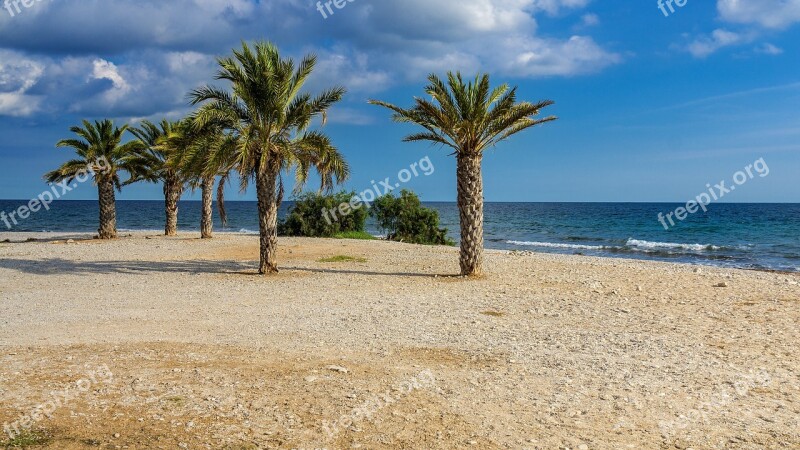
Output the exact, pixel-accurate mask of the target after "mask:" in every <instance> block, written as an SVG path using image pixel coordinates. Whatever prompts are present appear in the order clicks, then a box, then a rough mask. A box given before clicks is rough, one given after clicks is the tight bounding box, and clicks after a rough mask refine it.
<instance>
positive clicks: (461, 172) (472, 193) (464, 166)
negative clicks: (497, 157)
mask: <svg viewBox="0 0 800 450" xmlns="http://www.w3.org/2000/svg"><path fill="white" fill-rule="evenodd" d="M482 159H483V158H482V157H481V156H480V155H477V156H475V155H458V168H457V173H456V177H457V179H458V180H457V181H458V211H459V216H460V221H461V258H460V262H461V274H462V275H467V276H479V275H482V274H483V176H482V174H481V160H482Z"/></svg>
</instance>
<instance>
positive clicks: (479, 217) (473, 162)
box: [370, 72, 556, 276]
mask: <svg viewBox="0 0 800 450" xmlns="http://www.w3.org/2000/svg"><path fill="white" fill-rule="evenodd" d="M428 81H429V85H428V86H427V87H426V88H425V92H426V93H427V94H428V95H429V96H431V98H432V100H427V99H423V98H415V105H414V107H413V108H410V109H404V108H401V107H398V106H395V105H392V104H390V103H386V102H382V101H378V100H371V101H370V103H371V104H374V105H379V106H383V107H386V108H388V109H390V110H392V111H393V112H394V114H393V115H392V118H393V120H394V121H396V122H401V123H412V124H416V125H419V126H421V127H422V128H424V129H425V131H424V132H421V133H416V134H412V135H410V136H407V137H406V138H405V139H404V142H416V141H429V142H432V143H434V144H437V145H442V146H445V147H450V148H452V149H453V154H454V155H455V156H456V161H457V169H456V178H457V182H458V210H459V215H460V222H461V258H460V262H461V273H462V275H468V276H476V275H481V274H482V273H483V175H482V174H481V163H482V160H483V153H484V150H486V149H487V148H491V147H494V146H495V145H497V144H498V143H500V142H501V141H503V140H505V139H508V138H509V137H511V136H513V135H515V134H517V133H519V132H521V131H523V130H526V129H528V128H531V127H534V126H536V125H539V124H542V123H545V122H550V121H552V120H556V117H544V118H540V117H538V116H539V113H540V111H541V110H542V109H543V108H545V107H547V106H550V105H552V104H553V102H552V101H550V100H544V101H540V102H537V103H529V102H519V103H518V102H517V88H516V87H514V88H512V89H509V87H508V85H505V84H503V85H500V86H498V87H496V88H494V89H491V87H490V84H489V75H486V74H482V75H478V76H476V77H475V80H474V81H471V82H468V83H465V82H464V80H463V79H462V78H461V74H460V73H455V74H454V73H452V72H449V73H448V74H447V84H445V83H444V82H443V81H442V80H441V79H440V78H439V77H437V76H436V75H430V76H429V77H428Z"/></svg>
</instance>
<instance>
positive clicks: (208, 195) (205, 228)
mask: <svg viewBox="0 0 800 450" xmlns="http://www.w3.org/2000/svg"><path fill="white" fill-rule="evenodd" d="M201 188H202V191H203V212H202V216H201V218H200V237H201V238H202V239H211V237H212V236H211V230H212V228H213V227H214V221H213V218H212V217H213V214H214V212H213V211H214V210H213V209H212V201H213V197H214V178H203V182H202V186H201Z"/></svg>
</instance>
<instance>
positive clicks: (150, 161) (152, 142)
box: [130, 119, 189, 236]
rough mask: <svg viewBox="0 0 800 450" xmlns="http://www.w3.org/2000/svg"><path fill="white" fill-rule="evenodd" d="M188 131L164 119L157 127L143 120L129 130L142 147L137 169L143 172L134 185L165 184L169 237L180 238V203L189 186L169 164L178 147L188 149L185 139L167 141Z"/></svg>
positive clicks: (176, 123) (165, 206)
mask: <svg viewBox="0 0 800 450" xmlns="http://www.w3.org/2000/svg"><path fill="white" fill-rule="evenodd" d="M188 129H189V127H188V126H187V125H186V124H183V123H182V122H170V121H169V120H166V119H164V120H162V121H161V123H160V124H158V125H156V124H154V123H152V122H150V121H148V120H144V121H142V125H141V126H140V127H139V128H131V130H130V131H131V133H133V135H135V136H136V137H137V138H138V139H139V141H140V142H141V144H142V150H141V151H140V152H139V157H138V159H137V166H138V167H139V168H140V169H141V170H139V171H137V172H136V173H134V174H133V177H132V179H131V182H136V181H148V182H151V183H158V182H161V183H162V184H163V191H164V215H165V223H164V235H166V236H175V235H177V234H178V202H179V201H180V199H181V195H183V189H184V186H185V184H186V179H185V178H184V177H183V176H182V174H181V173H180V172H179V171H177V170H175V169H174V168H173V167H172V165H171V164H170V160H171V159H173V158H174V157H175V154H176V153H177V152H178V151H179V150H180V147H176V145H177V146H180V145H185V144H184V142H185V140H186V139H174V140H170V139H168V138H169V137H170V135H175V134H178V135H180V136H182V133H183V131H184V130H188Z"/></svg>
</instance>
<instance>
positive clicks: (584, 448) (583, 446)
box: [578, 444, 589, 450]
mask: <svg viewBox="0 0 800 450" xmlns="http://www.w3.org/2000/svg"><path fill="white" fill-rule="evenodd" d="M578 450H589V446H588V445H586V444H581V445H579V446H578Z"/></svg>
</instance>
